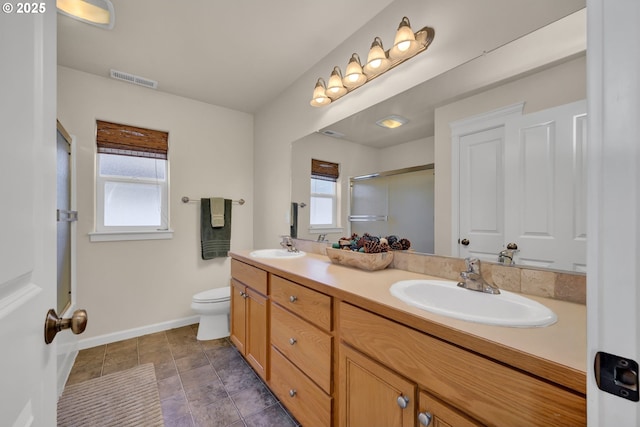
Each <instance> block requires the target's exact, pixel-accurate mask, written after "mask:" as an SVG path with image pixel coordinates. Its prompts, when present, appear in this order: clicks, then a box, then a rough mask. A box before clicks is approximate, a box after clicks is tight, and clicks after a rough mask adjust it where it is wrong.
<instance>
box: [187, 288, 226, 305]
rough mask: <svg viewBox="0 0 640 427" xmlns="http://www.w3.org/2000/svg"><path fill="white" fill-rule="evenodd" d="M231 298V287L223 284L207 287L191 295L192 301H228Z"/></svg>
mask: <svg viewBox="0 0 640 427" xmlns="http://www.w3.org/2000/svg"><path fill="white" fill-rule="evenodd" d="M229 299H231V287H230V286H224V287H222V288H215V289H209V290H206V291H202V292H200V293H197V294H195V295H194V296H193V302H205V303H207V302H220V301H229Z"/></svg>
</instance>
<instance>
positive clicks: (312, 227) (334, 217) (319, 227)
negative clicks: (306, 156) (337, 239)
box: [309, 176, 339, 232]
mask: <svg viewBox="0 0 640 427" xmlns="http://www.w3.org/2000/svg"><path fill="white" fill-rule="evenodd" d="M314 180H318V181H327V180H322V179H319V178H315V177H313V176H311V179H310V181H309V189H310V194H309V196H310V197H309V231H316V232H323V231H325V232H329V230H335V229H338V228H339V225H338V210H339V199H338V188H339V185H338V184H339V183H338V181H327V182H331V183H332V184H333V193H332V194H326V193H313V192H311V188H313V181H314ZM314 199H331V200H332V206H333V212H331V221H332V223H331V224H312V223H311V211H312V210H313V205H314Z"/></svg>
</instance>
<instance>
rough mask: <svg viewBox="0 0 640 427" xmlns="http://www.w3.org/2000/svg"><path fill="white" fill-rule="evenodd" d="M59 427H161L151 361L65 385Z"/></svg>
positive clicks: (157, 395) (60, 406)
mask: <svg viewBox="0 0 640 427" xmlns="http://www.w3.org/2000/svg"><path fill="white" fill-rule="evenodd" d="M58 426H64V427H67V426H68V427H72V426H73V427H76V426H83V427H84V426H114V427H115V426H117V427H122V426H136V427H138V426H164V421H163V419H162V408H161V407H160V396H159V394H158V386H157V384H156V374H155V371H154V369H153V363H147V364H145V365H140V366H136V367H135V368H132V369H127V370H126V371H121V372H116V373H113V374H109V375H105V376H102V377H100V378H94V379H92V380H88V381H84V382H81V383H78V384H72V385H69V386H67V387H65V388H64V391H63V392H62V396H60V399H59V400H58Z"/></svg>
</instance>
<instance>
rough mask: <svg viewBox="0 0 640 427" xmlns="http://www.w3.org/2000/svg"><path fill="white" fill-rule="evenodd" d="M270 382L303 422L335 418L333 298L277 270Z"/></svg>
mask: <svg viewBox="0 0 640 427" xmlns="http://www.w3.org/2000/svg"><path fill="white" fill-rule="evenodd" d="M270 287H271V289H270V291H271V293H270V299H271V313H270V319H271V321H270V325H271V333H270V339H271V376H270V380H269V382H268V384H269V387H270V388H271V390H272V391H273V392H274V393H275V395H276V396H278V399H279V400H280V401H281V402H282V403H283V404H284V405H285V406H286V407H287V409H288V410H289V411H290V412H291V413H292V414H293V416H294V417H295V418H296V419H297V420H298V421H299V422H300V423H301V424H302V425H303V426H330V425H331V424H332V417H333V413H332V410H333V397H332V395H333V370H332V364H333V357H332V354H333V335H332V333H331V326H332V321H331V316H332V309H331V304H332V300H331V297H329V296H327V295H325V294H322V293H320V292H317V291H315V290H312V289H309V288H307V287H304V286H302V285H300V284H297V283H294V282H291V281H289V280H286V279H283V278H281V277H279V276H277V275H271V286H270Z"/></svg>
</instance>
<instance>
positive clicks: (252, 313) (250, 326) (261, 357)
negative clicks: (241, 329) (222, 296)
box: [245, 288, 269, 380]
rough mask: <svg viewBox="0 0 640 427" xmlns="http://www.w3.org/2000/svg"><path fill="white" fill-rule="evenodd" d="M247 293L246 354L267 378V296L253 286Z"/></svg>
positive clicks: (252, 364)
mask: <svg viewBox="0 0 640 427" xmlns="http://www.w3.org/2000/svg"><path fill="white" fill-rule="evenodd" d="M246 295H247V298H246V299H245V302H246V311H247V318H246V322H247V323H246V325H247V329H246V331H247V336H246V342H245V352H246V353H245V355H246V358H247V361H248V362H249V364H250V365H251V366H253V368H254V369H255V370H256V372H257V373H258V374H259V375H260V376H261V377H262V378H263V379H264V380H267V379H268V378H267V372H268V370H267V351H268V345H269V339H268V338H269V337H268V333H267V331H268V330H269V329H268V318H269V311H268V305H267V297H265V296H264V295H262V294H260V293H258V292H256V291H255V290H253V289H251V288H247V291H246Z"/></svg>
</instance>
